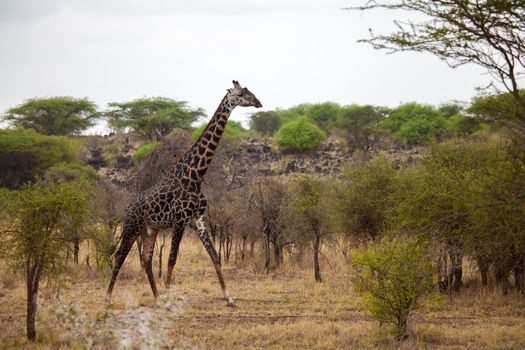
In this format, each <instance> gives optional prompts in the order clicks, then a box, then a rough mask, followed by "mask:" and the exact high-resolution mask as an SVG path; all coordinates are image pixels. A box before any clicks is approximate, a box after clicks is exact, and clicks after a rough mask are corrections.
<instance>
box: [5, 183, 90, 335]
mask: <svg viewBox="0 0 525 350" xmlns="http://www.w3.org/2000/svg"><path fill="white" fill-rule="evenodd" d="M90 188H91V187H90V184H89V182H87V181H85V180H82V179H80V180H77V181H73V182H67V183H60V184H53V183H50V182H38V183H36V184H33V185H26V186H24V187H23V188H22V189H21V190H20V192H19V193H18V194H17V195H16V196H13V197H11V199H10V200H9V201H6V202H4V203H3V207H2V209H3V210H2V214H1V215H2V216H1V217H0V218H1V222H0V224H1V225H0V233H1V234H2V240H1V241H0V259H2V260H3V261H4V262H5V263H6V264H7V265H8V266H9V267H11V268H13V269H15V270H23V271H24V272H25V276H26V286H27V295H28V300H27V318H26V322H27V336H28V338H29V339H35V338H36V330H35V320H36V317H35V316H36V310H37V300H38V289H39V284H40V281H41V279H42V277H44V276H47V277H48V279H49V280H50V281H53V280H54V281H57V280H59V279H60V273H61V272H63V270H64V267H65V260H64V254H63V252H64V251H65V249H66V247H67V245H68V242H71V240H72V239H74V238H78V237H79V236H80V235H81V234H82V232H84V230H83V226H84V224H85V223H86V221H87V217H88V200H87V198H88V193H89V191H90Z"/></svg>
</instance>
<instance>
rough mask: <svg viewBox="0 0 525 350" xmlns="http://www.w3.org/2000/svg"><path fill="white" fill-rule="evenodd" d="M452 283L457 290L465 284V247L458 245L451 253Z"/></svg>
mask: <svg viewBox="0 0 525 350" xmlns="http://www.w3.org/2000/svg"><path fill="white" fill-rule="evenodd" d="M450 265H451V266H450V267H451V268H450V273H451V277H452V278H451V279H450V280H451V285H452V289H453V290H454V291H455V292H459V290H460V289H461V286H462V284H463V248H462V247H461V246H459V245H456V246H455V247H453V248H452V251H451V254H450Z"/></svg>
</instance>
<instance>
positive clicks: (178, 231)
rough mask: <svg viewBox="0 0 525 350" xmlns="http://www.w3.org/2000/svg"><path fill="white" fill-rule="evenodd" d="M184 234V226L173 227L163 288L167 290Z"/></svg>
mask: <svg viewBox="0 0 525 350" xmlns="http://www.w3.org/2000/svg"><path fill="white" fill-rule="evenodd" d="M183 234H184V226H183V225H179V226H175V228H174V229H173V236H172V238H171V248H170V256H169V258H168V271H167V272H166V284H165V288H166V289H169V288H170V284H171V275H172V273H173V267H174V266H175V264H176V263H177V255H178V254H179V245H180V241H181V240H182V235H183Z"/></svg>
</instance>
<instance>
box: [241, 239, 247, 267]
mask: <svg viewBox="0 0 525 350" xmlns="http://www.w3.org/2000/svg"><path fill="white" fill-rule="evenodd" d="M247 238H248V237H247V236H243V237H242V248H241V261H244V257H245V255H246V239H247Z"/></svg>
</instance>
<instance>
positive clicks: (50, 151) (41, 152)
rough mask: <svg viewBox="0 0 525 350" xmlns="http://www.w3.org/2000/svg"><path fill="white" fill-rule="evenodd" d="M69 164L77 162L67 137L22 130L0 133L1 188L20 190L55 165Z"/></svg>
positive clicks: (71, 144) (73, 149) (73, 147)
mask: <svg viewBox="0 0 525 350" xmlns="http://www.w3.org/2000/svg"><path fill="white" fill-rule="evenodd" d="M72 162H79V160H78V158H77V153H76V149H75V145H74V144H73V142H72V141H71V140H70V139H68V138H67V137H64V136H46V135H41V134H39V133H37V132H35V131H33V130H25V129H14V130H0V187H8V188H16V187H19V186H21V185H22V184H24V183H27V182H31V181H34V179H35V178H36V177H38V176H42V175H43V174H44V172H45V171H46V170H47V169H49V168H50V167H52V166H54V165H57V164H60V163H72Z"/></svg>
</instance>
